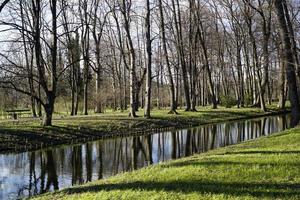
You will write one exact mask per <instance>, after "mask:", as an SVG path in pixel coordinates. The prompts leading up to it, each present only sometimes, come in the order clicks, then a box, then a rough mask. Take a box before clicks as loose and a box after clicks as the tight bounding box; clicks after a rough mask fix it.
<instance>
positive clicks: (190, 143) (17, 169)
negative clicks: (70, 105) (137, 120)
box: [0, 115, 291, 199]
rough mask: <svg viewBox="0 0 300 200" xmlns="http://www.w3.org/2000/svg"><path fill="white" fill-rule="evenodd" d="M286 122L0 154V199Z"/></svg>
mask: <svg viewBox="0 0 300 200" xmlns="http://www.w3.org/2000/svg"><path fill="white" fill-rule="evenodd" d="M290 118H291V117H290V115H282V116H275V117H268V118H259V119H253V120H245V121H238V122H229V123H221V124H215V125H207V126H200V127H196V128H191V129H183V130H177V131H171V132H163V133H157V134H152V135H146V136H139V137H124V138H117V139H106V140H101V141H97V142H93V143H87V144H83V145H76V146H68V147H62V148H54V149H51V150H47V151H36V152H27V153H21V154H9V155H0V167H1V171H0V199H16V198H20V197H27V196H32V195H36V194H40V193H44V192H47V191H53V190H58V189H61V188H65V187H68V186H71V185H76V184H83V183H85V182H89V181H91V180H96V179H102V178H106V177H109V176H112V175H115V174H117V173H121V172H125V171H131V170H134V169H138V168H141V167H144V166H148V165H151V164H153V163H159V162H163V161H166V160H170V159H176V158H180V157H183V156H189V155H192V154H194V153H201V152H206V151H208V150H210V149H214V148H219V147H223V146H227V145H231V144H235V143H239V142H241V141H245V140H250V139H255V138H257V137H260V136H263V135H269V134H271V133H274V132H278V131H282V130H284V129H287V128H289V126H290V120H291V119H290Z"/></svg>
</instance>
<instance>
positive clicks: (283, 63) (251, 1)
mask: <svg viewBox="0 0 300 200" xmlns="http://www.w3.org/2000/svg"><path fill="white" fill-rule="evenodd" d="M297 6H298V7H297ZM0 12H1V16H0V25H1V34H2V36H1V38H2V39H1V44H3V45H1V47H2V48H1V51H0V56H1V59H0V60H1V64H0V76H1V80H0V86H1V88H2V89H3V90H11V89H12V90H14V91H17V92H19V93H21V94H25V95H28V96H29V97H30V102H31V104H30V105H31V107H32V112H33V116H37V115H42V108H44V109H43V110H44V112H43V113H44V125H51V120H52V114H53V112H54V105H55V101H56V100H57V98H59V97H64V98H66V99H68V102H70V113H71V115H77V113H78V110H79V107H80V106H79V104H82V105H83V106H82V107H83V113H84V114H86V115H87V114H88V111H89V110H90V109H94V111H95V112H96V113H100V112H103V110H104V109H105V107H107V106H110V107H111V108H113V109H121V110H126V109H128V106H129V110H130V116H132V117H136V116H137V115H136V111H137V110H138V109H139V108H140V107H143V108H144V109H145V112H144V115H145V117H150V114H151V108H152V107H154V106H157V107H159V108H160V107H162V106H165V107H169V108H170V113H174V114H176V113H177V112H176V110H177V108H178V106H185V109H186V110H187V111H196V107H197V106H201V105H207V104H212V106H213V108H217V105H218V104H219V103H221V100H222V99H224V98H225V99H226V98H234V99H235V102H236V105H237V106H238V107H243V106H245V105H254V106H260V108H261V109H262V110H265V109H266V104H267V103H268V104H270V103H272V101H274V100H279V106H280V107H282V108H284V106H285V101H286V97H287V92H289V97H290V100H291V104H292V107H293V108H294V109H293V113H294V114H295V116H299V112H300V109H299V100H298V92H297V91H298V88H297V82H299V78H300V68H299V56H298V54H299V39H300V35H299V30H298V29H299V25H300V19H299V18H300V17H299V5H297V2H293V1H285V0H284V1H282V0H208V1H204V0H203V1H202V0H184V1H179V0H143V1H142V0H138V1H132V0H72V1H67V0H30V1H22V0H10V1H8V0H6V1H3V3H2V4H1V6H0Z"/></svg>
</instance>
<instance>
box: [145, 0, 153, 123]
mask: <svg viewBox="0 0 300 200" xmlns="http://www.w3.org/2000/svg"><path fill="white" fill-rule="evenodd" d="M146 7H147V14H146V19H145V26H146V51H147V72H146V91H145V110H144V116H145V117H146V118H150V111H151V90H152V66H151V64H152V50H151V32H150V31H151V24H150V1H149V0H147V1H146Z"/></svg>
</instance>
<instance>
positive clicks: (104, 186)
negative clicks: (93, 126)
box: [36, 128, 300, 200]
mask: <svg viewBox="0 0 300 200" xmlns="http://www.w3.org/2000/svg"><path fill="white" fill-rule="evenodd" d="M36 199H42V200H46V199H84V200H85V199H86V200H88V199H138V200H143V199H295V200H296V199H300V128H295V129H291V130H287V131H284V132H282V133H278V134H274V135H272V136H268V137H262V138H259V139H257V140H252V141H248V142H244V143H241V144H238V145H233V146H229V147H225V148H220V149H216V150H213V151H210V152H208V153H204V154H201V155H194V156H192V157H187V158H183V159H179V160H176V161H169V162H167V163H162V164H158V165H155V166H150V167H147V168H143V169H140V170H137V171H134V172H128V173H125V174H121V175H118V176H115V177H111V178H109V179H106V180H99V181H95V182H91V183H88V184H86V185H82V186H76V187H72V188H68V189H65V190H62V191H59V192H55V193H47V194H45V195H42V196H38V197H36Z"/></svg>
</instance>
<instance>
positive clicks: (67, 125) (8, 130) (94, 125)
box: [0, 106, 280, 152]
mask: <svg viewBox="0 0 300 200" xmlns="http://www.w3.org/2000/svg"><path fill="white" fill-rule="evenodd" d="M278 112H280V110H278V109H277V108H276V107H275V106H271V107H269V108H268V112H266V113H265V112H262V111H260V109H258V108H241V109H238V108H230V109H228V108H222V107H220V108H218V109H211V108H209V107H204V108H199V109H198V112H185V111H184V110H178V113H179V114H178V115H170V114H167V113H168V110H153V111H152V118H151V119H145V118H143V117H142V116H143V111H142V110H140V111H139V112H138V115H139V116H140V117H138V118H135V119H133V118H130V117H128V112H126V111H125V112H107V113H104V114H97V115H96V114H94V115H90V116H82V115H80V116H75V117H70V116H67V115H63V114H60V115H57V114H56V115H55V116H54V119H53V126H52V127H42V126H41V125H40V124H41V120H40V119H32V118H23V119H19V120H0V152H17V151H25V150H33V149H39V148H41V147H43V148H45V147H49V146H53V145H61V144H70V143H79V142H84V141H87V140H95V139H99V138H102V137H107V136H117V135H130V134H132V133H138V132H139V133H145V132H151V131H159V129H161V128H185V127H190V126H197V125H201V124H207V123H216V122H223V121H229V120H235V119H246V118H252V117H257V116H263V115H266V114H274V113H278Z"/></svg>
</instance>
